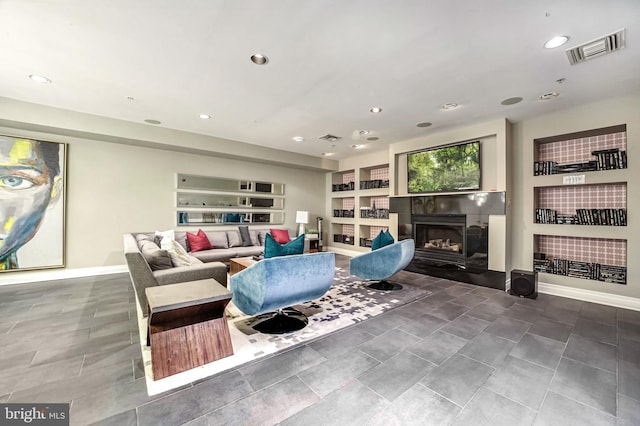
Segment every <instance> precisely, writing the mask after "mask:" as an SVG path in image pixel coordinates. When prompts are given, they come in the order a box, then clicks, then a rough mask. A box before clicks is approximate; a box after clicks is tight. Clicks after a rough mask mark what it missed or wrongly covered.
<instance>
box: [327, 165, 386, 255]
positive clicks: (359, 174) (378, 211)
mask: <svg viewBox="0 0 640 426" xmlns="http://www.w3.org/2000/svg"><path fill="white" fill-rule="evenodd" d="M331 215H332V217H331V233H332V234H333V237H332V238H333V243H334V244H335V245H336V246H338V247H339V246H340V245H341V244H344V245H345V246H346V247H347V248H349V249H357V250H368V249H370V247H371V241H372V240H373V238H375V237H376V236H377V235H378V233H379V232H380V230H386V229H388V228H389V166H388V165H387V164H380V165H375V166H367V167H361V168H357V169H351V170H346V171H340V172H335V173H332V175H331Z"/></svg>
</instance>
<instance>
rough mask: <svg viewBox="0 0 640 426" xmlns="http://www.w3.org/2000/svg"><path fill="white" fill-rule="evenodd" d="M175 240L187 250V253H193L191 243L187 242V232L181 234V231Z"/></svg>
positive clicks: (177, 233) (176, 234)
mask: <svg viewBox="0 0 640 426" xmlns="http://www.w3.org/2000/svg"><path fill="white" fill-rule="evenodd" d="M174 240H176V241H177V242H178V243H179V244H180V245H181V246H182V248H183V249H185V250H186V251H187V252H189V251H191V248H190V247H189V242H188V241H187V233H186V232H180V231H178V232H176V233H175V235H174ZM209 241H211V240H209Z"/></svg>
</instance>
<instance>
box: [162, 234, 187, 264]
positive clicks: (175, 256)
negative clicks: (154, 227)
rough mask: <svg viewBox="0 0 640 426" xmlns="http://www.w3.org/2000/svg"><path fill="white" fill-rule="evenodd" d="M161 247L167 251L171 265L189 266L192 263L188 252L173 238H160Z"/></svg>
mask: <svg viewBox="0 0 640 426" xmlns="http://www.w3.org/2000/svg"><path fill="white" fill-rule="evenodd" d="M162 248H163V249H164V250H166V251H167V253H169V257H170V258H171V263H172V264H173V266H191V264H192V263H193V262H192V260H191V259H193V258H192V257H191V256H189V253H187V251H186V250H185V249H184V247H182V246H181V245H180V243H178V242H177V241H175V240H169V239H168V238H166V237H165V238H163V239H162Z"/></svg>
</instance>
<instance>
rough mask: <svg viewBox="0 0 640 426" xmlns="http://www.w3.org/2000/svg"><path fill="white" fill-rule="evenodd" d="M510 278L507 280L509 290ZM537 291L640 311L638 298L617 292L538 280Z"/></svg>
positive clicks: (507, 289)
mask: <svg viewBox="0 0 640 426" xmlns="http://www.w3.org/2000/svg"><path fill="white" fill-rule="evenodd" d="M510 287H511V280H508V281H507V288H506V290H505V291H509V288H510ZM538 293H544V294H551V295H553V296H560V297H567V298H569V299H576V300H582V301H584V302H592V303H599V304H601V305H608V306H613V307H615V308H623V309H631V310H633V311H640V299H638V298H635V297H629V296H619V295H617V294H609V293H603V292H600V291H593V290H584V289H580V288H574V287H567V286H563V285H557V284H548V283H543V282H540V281H538Z"/></svg>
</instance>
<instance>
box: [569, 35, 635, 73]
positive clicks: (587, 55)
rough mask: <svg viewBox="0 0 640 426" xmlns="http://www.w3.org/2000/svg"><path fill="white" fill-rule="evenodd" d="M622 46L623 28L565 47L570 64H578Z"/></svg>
mask: <svg viewBox="0 0 640 426" xmlns="http://www.w3.org/2000/svg"><path fill="white" fill-rule="evenodd" d="M623 47H624V28H623V29H621V30H618V31H616V32H614V33H611V34H608V35H606V36H603V37H600V38H597V39H595V40H591V41H589V42H587V43H584V44H581V45H580V46H576V47H574V48H572V49H567V50H565V52H567V57H568V58H569V63H571V65H575V64H579V63H580V62H584V61H586V60H587V59H592V58H595V57H598V56H601V55H605V54H607V53H611V52H614V51H616V50H619V49H622V48H623Z"/></svg>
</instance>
